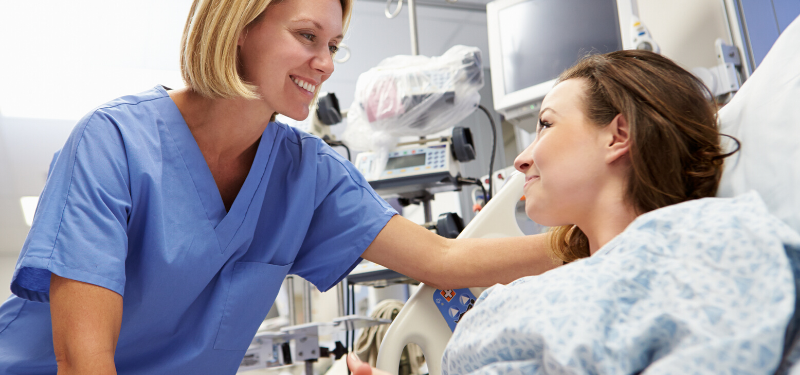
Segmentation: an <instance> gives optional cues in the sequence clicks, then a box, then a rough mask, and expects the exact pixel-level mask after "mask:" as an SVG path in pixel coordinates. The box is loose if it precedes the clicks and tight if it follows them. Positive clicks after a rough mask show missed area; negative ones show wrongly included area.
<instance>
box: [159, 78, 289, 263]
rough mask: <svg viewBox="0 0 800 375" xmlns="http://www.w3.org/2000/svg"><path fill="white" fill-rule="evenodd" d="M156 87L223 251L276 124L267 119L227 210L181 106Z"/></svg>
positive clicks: (267, 153)
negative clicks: (248, 166)
mask: <svg viewBox="0 0 800 375" xmlns="http://www.w3.org/2000/svg"><path fill="white" fill-rule="evenodd" d="M158 90H160V91H162V93H163V94H164V96H165V97H166V98H167V99H169V100H170V103H171V105H169V106H166V107H167V111H168V113H164V114H162V115H164V116H165V117H167V119H166V120H167V121H166V123H167V128H168V129H169V132H170V134H171V135H172V138H173V140H174V142H175V144H176V145H177V147H178V150H179V152H180V153H181V156H182V157H183V162H184V164H185V165H186V168H187V169H188V171H189V175H190V176H191V178H192V180H193V182H194V186H195V189H196V190H197V194H198V196H199V197H200V201H201V203H202V204H203V207H204V208H205V210H206V215H207V216H208V220H209V221H210V222H211V225H212V226H213V227H214V231H215V232H216V235H217V240H219V245H220V249H221V251H222V252H223V253H224V252H225V250H226V248H227V247H228V245H229V244H230V242H231V241H232V240H233V237H234V235H235V234H236V231H237V230H238V229H239V227H240V226H241V225H242V223H243V222H244V218H245V215H246V214H247V211H248V209H249V208H250V205H251V203H252V201H253V198H254V196H255V192H256V190H257V189H258V187H259V185H260V184H261V181H262V179H263V178H264V172H265V170H266V166H267V163H268V162H269V159H270V155H271V154H272V150H273V146H274V144H275V138H276V136H277V131H278V128H279V126H277V125H276V124H273V123H270V124H269V125H267V127H266V129H264V132H263V133H262V135H261V140H260V142H259V144H258V149H257V150H256V156H255V159H254V160H253V165H252V166H250V171H249V172H248V173H247V178H246V179H245V181H244V184H243V185H242V188H241V189H240V190H239V194H237V195H236V199H235V200H234V201H233V205H231V209H230V211H227V212H226V211H225V204H224V203H223V201H222V195H221V194H220V192H219V188H218V187H217V183H216V181H214V176H213V175H212V174H211V169H210V168H209V167H208V163H206V159H205V157H203V153H202V152H201V151H200V146H198V145H197V141H196V140H195V138H194V136H193V135H192V132H191V131H190V130H189V126H188V125H187V124H186V121H185V120H184V118H183V115H181V113H180V110H178V107H177V106H176V105H175V102H173V101H172V99H171V98H170V97H169V94H168V93H167V92H166V91H165V90H164V89H163V88H161V87H158Z"/></svg>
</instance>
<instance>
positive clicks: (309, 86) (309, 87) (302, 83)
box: [290, 77, 317, 93]
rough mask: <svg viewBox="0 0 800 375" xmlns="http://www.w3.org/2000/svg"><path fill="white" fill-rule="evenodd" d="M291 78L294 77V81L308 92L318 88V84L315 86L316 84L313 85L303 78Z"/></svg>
mask: <svg viewBox="0 0 800 375" xmlns="http://www.w3.org/2000/svg"><path fill="white" fill-rule="evenodd" d="M290 78H291V79H292V82H294V83H295V84H296V85H297V86H299V87H300V88H301V89H303V90H306V91H308V92H311V93H313V92H314V90H316V89H317V87H316V86H314V85H312V84H310V83H308V82H306V81H303V80H302V79H297V78H295V77H290Z"/></svg>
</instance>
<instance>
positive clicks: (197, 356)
mask: <svg viewBox="0 0 800 375" xmlns="http://www.w3.org/2000/svg"><path fill="white" fill-rule="evenodd" d="M351 8H352V1H351V0H341V1H340V0H283V1H276V2H272V3H271V2H270V0H255V1H248V0H196V1H195V2H194V4H193V5H192V8H191V11H190V14H189V17H188V19H187V23H186V28H185V31H184V37H183V40H182V53H181V63H182V64H181V68H182V73H183V78H184V81H185V83H186V86H187V88H186V89H182V90H174V91H171V90H168V89H166V88H163V87H155V88H153V89H151V90H150V91H147V92H144V93H141V94H137V95H131V96H126V97H122V98H119V99H117V100H114V101H112V102H109V103H106V104H104V105H102V106H100V107H98V108H97V109H96V110H94V111H92V112H91V113H89V114H87V115H86V117H84V118H83V119H82V120H81V121H80V122H79V123H78V124H77V126H76V127H75V130H74V131H73V133H72V135H71V136H70V138H69V140H68V141H67V143H66V144H65V146H64V148H63V149H62V150H61V152H60V154H59V155H58V156H57V158H56V159H55V161H54V163H53V166H52V168H51V172H50V175H49V178H48V181H47V185H46V187H45V189H44V192H43V193H42V196H41V201H40V204H39V208H38V212H37V214H36V218H35V220H34V223H33V227H32V228H31V231H30V233H29V235H28V238H27V240H26V242H25V245H24V248H23V250H22V253H21V255H20V259H19V261H18V263H17V268H16V271H15V274H14V278H13V280H12V284H11V289H12V291H13V293H14V294H15V295H14V296H12V297H11V298H10V299H9V300H8V301H6V302H5V304H3V305H2V306H0V373H3V374H14V373H25V374H53V373H56V371H57V372H58V373H59V374H113V373H117V372H118V373H120V374H233V373H235V372H236V370H237V367H238V366H239V364H240V362H241V359H242V357H243V356H244V353H245V351H246V349H247V347H248V345H249V343H250V341H251V339H252V337H253V335H254V334H255V332H256V330H257V328H258V326H259V324H260V322H261V321H262V320H263V318H264V316H265V315H266V314H267V311H268V310H269V308H270V306H271V305H272V303H273V300H274V298H275V296H276V294H277V293H278V289H279V287H280V284H281V281H282V280H283V278H284V276H286V275H287V274H288V273H292V274H297V275H300V276H302V277H304V278H306V279H308V280H310V281H311V282H313V283H314V284H315V285H316V286H317V287H318V288H319V289H320V290H326V289H328V288H330V287H331V286H333V285H335V284H336V283H337V282H338V281H339V280H341V279H342V278H343V277H344V276H345V275H346V274H347V273H348V272H349V271H350V270H351V269H352V268H353V267H354V266H355V265H356V264H357V263H358V262H359V261H360V259H361V258H360V257H362V256H363V258H366V259H369V260H371V261H374V262H376V263H379V264H383V265H385V266H388V267H390V268H393V269H395V270H397V271H399V272H401V273H404V274H406V275H409V276H411V277H414V278H416V279H418V280H421V281H424V282H426V283H428V284H431V285H435V286H441V287H444V286H446V287H465V286H480V285H483V286H488V285H492V284H494V283H497V282H509V281H511V280H514V279H516V278H518V277H520V276H523V275H529V274H536V273H541V272H543V271H545V270H547V269H549V268H552V267H554V265H553V263H552V262H551V261H549V259H548V256H547V254H546V252H545V251H544V249H545V248H546V245H545V241H544V238H542V237H533V238H528V239H524V238H522V239H507V240H493V241H490V240H487V241H454V240H446V239H443V238H441V237H438V236H436V235H434V234H432V233H430V232H429V231H427V230H425V229H423V228H421V227H420V226H418V225H415V224H413V223H411V222H409V221H407V220H405V219H403V218H402V217H400V216H397V215H396V212H395V211H394V210H393V209H392V208H391V207H390V206H389V205H387V204H386V203H385V202H384V201H383V200H382V199H381V198H380V197H378V196H377V195H376V194H375V192H374V191H373V190H372V189H371V188H370V187H369V185H368V184H367V182H366V181H365V180H364V179H363V177H361V176H360V175H359V174H358V172H357V171H356V170H355V169H354V168H353V166H352V165H351V164H350V163H349V162H348V161H347V160H344V159H343V158H341V157H340V156H339V155H338V154H337V153H335V152H334V151H332V150H331V149H330V148H329V147H328V146H327V145H325V144H324V143H323V142H322V141H320V140H319V139H318V138H315V137H312V136H309V135H307V134H304V133H302V132H300V131H297V130H295V129H293V128H289V127H287V126H286V125H283V124H280V123H276V122H273V120H274V118H275V114H276V113H282V114H284V115H286V116H288V117H291V118H295V119H303V118H306V117H307V115H308V112H309V106H310V105H311V103H312V102H313V100H314V97H315V96H316V94H317V92H318V89H319V87H320V85H321V84H322V83H323V82H324V81H325V80H326V79H328V77H330V75H331V73H333V69H334V66H333V61H332V55H333V54H334V53H335V52H336V49H337V45H338V44H339V42H340V41H341V40H342V37H343V34H344V31H345V29H346V27H347V24H348V21H349V18H350V13H351ZM531 248H533V249H534V251H531V250H530V249H531Z"/></svg>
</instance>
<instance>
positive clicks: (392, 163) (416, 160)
mask: <svg viewBox="0 0 800 375" xmlns="http://www.w3.org/2000/svg"><path fill="white" fill-rule="evenodd" d="M422 165H425V154H416V155H408V156H398V157H394V158H389V161H387V162H386V170H387V171H388V170H391V169H399V168H408V167H419V166H422Z"/></svg>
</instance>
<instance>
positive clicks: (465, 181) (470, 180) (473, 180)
mask: <svg viewBox="0 0 800 375" xmlns="http://www.w3.org/2000/svg"><path fill="white" fill-rule="evenodd" d="M458 182H460V183H463V184H472V185H478V186H480V188H481V191H483V202H484V203H483V204H484V205H486V202H488V201H487V200H486V188H485V187H483V184H482V183H481V180H480V179H477V178H465V177H459V178H458Z"/></svg>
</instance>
